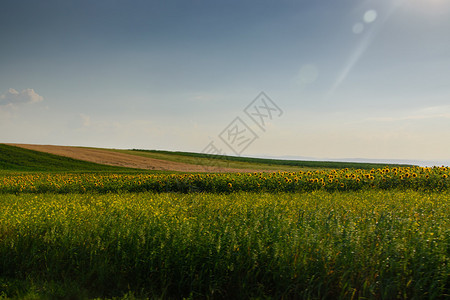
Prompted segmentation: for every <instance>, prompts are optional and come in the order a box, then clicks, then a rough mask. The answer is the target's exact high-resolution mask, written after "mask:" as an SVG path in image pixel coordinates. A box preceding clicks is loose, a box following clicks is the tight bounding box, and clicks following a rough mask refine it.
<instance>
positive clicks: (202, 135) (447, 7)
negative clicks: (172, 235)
mask: <svg viewBox="0 0 450 300" xmlns="http://www.w3.org/2000/svg"><path fill="white" fill-rule="evenodd" d="M1 7H2V8H1V10H0V40H1V41H2V42H1V45H2V46H1V47H0V53H1V55H0V141H1V142H18V143H37V144H59V145H84V146H98V147H114V148H146V149H167V150H181V151H194V152H201V151H203V149H204V148H205V146H206V145H208V144H209V143H211V142H213V143H214V144H215V145H216V146H217V148H220V149H222V151H223V152H225V153H227V154H233V149H232V148H233V145H231V146H232V147H231V148H230V147H229V144H227V143H226V141H225V142H224V141H223V140H222V139H220V137H219V135H220V134H221V133H222V132H223V131H224V130H225V129H229V128H230V127H229V125H230V123H232V121H233V120H234V119H235V118H236V117H239V118H241V120H242V121H243V122H244V123H245V124H246V125H247V126H248V128H249V129H250V130H252V131H253V132H254V134H255V135H256V136H257V138H256V139H255V140H254V141H253V142H252V143H251V144H249V145H248V147H246V148H245V150H244V151H242V152H241V153H240V154H241V155H246V156H275V157H281V156H296V157H300V156H301V157H314V158H327V159H339V158H370V159H397V160H399V159H408V160H432V161H435V162H439V163H440V162H448V161H450V151H449V150H450V101H449V100H450V83H449V80H448V78H450V38H449V36H450V1H448V0H428V1H425V0H342V1H331V0H324V1H293V0H290V1H284V0H282V1H261V0H259V1H256V0H253V1H246V0H243V1H206V0H195V1H186V0H184V1H181V0H179V1H114V0H108V1H106V0H97V1H84V0H81V1H68V0H67V1H61V0H54V1H47V0H43V1H21V0H14V1H10V0H4V1H2V5H1ZM261 91H264V92H265V93H266V95H267V96H268V97H270V99H271V100H272V101H273V103H276V104H277V105H278V107H279V108H280V109H281V110H282V114H281V115H280V116H278V115H277V116H273V118H271V119H270V118H268V119H267V120H266V121H267V122H266V124H265V127H264V129H261V128H260V127H258V126H257V124H256V123H255V122H253V121H252V120H251V119H250V118H249V117H248V115H246V114H245V112H244V109H245V108H246V107H247V105H249V104H250V103H251V102H252V101H253V100H254V99H255V97H257V96H258V95H259V93H260V92H261Z"/></svg>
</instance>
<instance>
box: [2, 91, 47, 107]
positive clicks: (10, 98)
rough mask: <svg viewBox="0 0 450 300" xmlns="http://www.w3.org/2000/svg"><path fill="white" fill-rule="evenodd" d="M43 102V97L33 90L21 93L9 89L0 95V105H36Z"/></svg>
mask: <svg viewBox="0 0 450 300" xmlns="http://www.w3.org/2000/svg"><path fill="white" fill-rule="evenodd" d="M43 100H44V97H42V96H40V95H39V94H37V93H36V92H35V91H34V90H33V89H25V90H22V91H21V92H18V91H16V90H15V89H9V90H8V92H6V93H4V94H2V95H0V105H11V106H14V105H17V104H27V103H36V102H41V101H43Z"/></svg>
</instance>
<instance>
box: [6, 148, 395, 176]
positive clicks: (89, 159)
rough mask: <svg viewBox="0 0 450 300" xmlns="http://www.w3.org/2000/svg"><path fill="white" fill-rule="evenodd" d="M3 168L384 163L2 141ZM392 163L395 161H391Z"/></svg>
mask: <svg viewBox="0 0 450 300" xmlns="http://www.w3.org/2000/svg"><path fill="white" fill-rule="evenodd" d="M0 146H1V147H0V170H16V171H126V170H131V169H134V170H153V171H168V172H172V171H178V172H253V171H266V172H273V171H299V170H311V169H331V168H333V169H342V168H353V169H372V168H381V167H384V166H386V165H385V164H374V163H354V162H330V161H301V160H281V159H262V158H251V157H234V156H220V157H217V156H213V155H208V154H203V153H191V152H171V151H158V150H139V149H133V150H119V149H101V148H88V147H71V146H54V145H31V144H0ZM391 166H392V165H391Z"/></svg>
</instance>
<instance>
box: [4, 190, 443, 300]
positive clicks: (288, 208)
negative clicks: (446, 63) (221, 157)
mask: <svg viewBox="0 0 450 300" xmlns="http://www.w3.org/2000/svg"><path fill="white" fill-rule="evenodd" d="M0 208H1V209H0V222H1V223H0V224H1V227H0V233H1V234H0V241H1V242H0V258H1V260H0V269H1V270H2V274H1V278H0V289H1V290H2V292H3V295H7V296H10V297H13V296H17V297H19V298H20V297H25V296H28V297H31V296H39V297H42V298H48V297H62V298H68V297H74V298H76V299H78V298H93V297H111V298H112V297H121V296H123V295H125V294H128V295H134V296H136V297H149V298H152V297H163V298H174V299H181V298H182V297H191V298H217V299H236V298H241V299H242V298H250V297H273V298H275V299H279V298H297V299H308V298H309V299H337V298H341V299H350V298H354V299H358V298H360V299H367V298H372V299H394V298H400V299H412V298H416V299H422V298H426V299H440V298H444V297H445V295H447V296H448V293H449V277H448V276H449V270H450V269H449V243H450V227H449V226H450V224H449V219H448V216H449V213H450V194H449V193H448V192H445V193H434V192H431V193H422V192H413V191H406V192H402V191H358V192H336V193H328V192H325V191H317V192H311V193H300V194H298V193H243V192H239V193H232V194H228V195H224V194H210V193H207V194H204V193H192V194H174V193H156V194H155V193H124V194H106V195H98V194H92V193H89V194H66V195H55V194H38V195H35V194H20V195H14V194H8V195H3V196H2V197H1V201H0Z"/></svg>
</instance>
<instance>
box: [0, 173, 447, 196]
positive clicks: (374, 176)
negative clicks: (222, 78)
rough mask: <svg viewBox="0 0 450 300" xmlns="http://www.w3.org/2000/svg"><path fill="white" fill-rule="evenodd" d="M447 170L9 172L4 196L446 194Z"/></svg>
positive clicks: (1, 185)
mask: <svg viewBox="0 0 450 300" xmlns="http://www.w3.org/2000/svg"><path fill="white" fill-rule="evenodd" d="M449 176H450V168H448V167H433V168H424V167H403V168H401V167H399V168H397V167H396V168H388V167H385V168H382V169H372V170H360V169H358V170H350V169H342V170H328V171H324V170H322V171H320V170H317V171H308V172H303V171H300V172H273V173H259V172H255V173H237V174H228V173H227V174H219V173H218V174H205V173H199V174H113V173H99V174H92V173H82V174H80V173H78V174H48V173H30V174H8V175H3V176H1V177H0V193H20V192H27V193H41V192H54V193H69V192H76V193H84V192H91V191H96V192H99V193H105V192H144V191H154V192H219V193H223V192H225V193H226V192H236V191H252V192H302V191H314V190H326V191H346V190H363V189H373V188H375V189H383V190H388V189H392V188H400V189H402V188H404V189H413V190H431V191H442V190H447V189H449V187H450V178H449Z"/></svg>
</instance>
